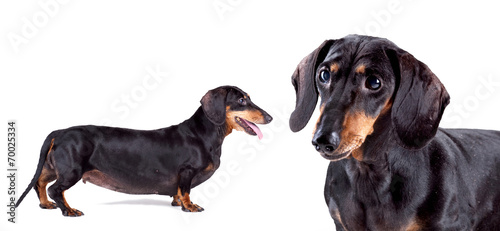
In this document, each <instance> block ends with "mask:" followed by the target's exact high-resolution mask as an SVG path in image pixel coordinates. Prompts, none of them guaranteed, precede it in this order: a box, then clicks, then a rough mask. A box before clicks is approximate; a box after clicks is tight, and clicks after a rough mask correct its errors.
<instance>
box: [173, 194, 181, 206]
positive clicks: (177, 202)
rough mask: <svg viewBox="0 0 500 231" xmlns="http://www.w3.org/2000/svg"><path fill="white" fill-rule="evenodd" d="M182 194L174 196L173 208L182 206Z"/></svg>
mask: <svg viewBox="0 0 500 231" xmlns="http://www.w3.org/2000/svg"><path fill="white" fill-rule="evenodd" d="M179 195H180V194H179V193H177V195H174V199H173V200H172V206H181V205H182V204H181V198H180V196H179Z"/></svg>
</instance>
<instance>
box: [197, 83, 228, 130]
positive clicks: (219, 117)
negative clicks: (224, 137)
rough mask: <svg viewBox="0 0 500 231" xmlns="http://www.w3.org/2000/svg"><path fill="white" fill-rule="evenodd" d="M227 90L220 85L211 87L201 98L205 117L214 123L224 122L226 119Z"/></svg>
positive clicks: (220, 123)
mask: <svg viewBox="0 0 500 231" xmlns="http://www.w3.org/2000/svg"><path fill="white" fill-rule="evenodd" d="M226 96H227V90H226V89H225V88H222V87H218V88H215V89H212V90H210V91H208V92H207V94H205V95H204V96H203V98H201V101H200V103H201V108H202V109H203V112H204V113H205V115H206V116H207V118H208V119H209V120H210V121H211V122H212V123H214V124H216V125H222V124H224V121H225V120H226V107H225V105H226Z"/></svg>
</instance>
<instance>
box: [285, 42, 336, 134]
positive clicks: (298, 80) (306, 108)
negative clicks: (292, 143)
mask: <svg viewBox="0 0 500 231" xmlns="http://www.w3.org/2000/svg"><path fill="white" fill-rule="evenodd" d="M334 42H335V40H326V41H325V42H323V43H322V44H321V45H320V46H319V47H318V48H316V50H314V51H313V52H312V53H311V54H309V55H308V56H306V57H305V58H304V59H302V61H300V63H299V65H297V68H296V69H295V72H294V73H293V75H292V84H293V87H294V88H295V94H296V102H295V110H294V111H293V113H292V115H291V116H290V129H291V130H292V131H293V132H298V131H300V130H302V129H303V128H304V127H305V126H306V125H307V122H309V119H310V118H311V116H312V114H313V112H314V108H316V103H317V102H318V91H317V89H316V84H315V80H314V79H315V78H314V77H315V75H316V69H317V68H318V65H319V62H321V61H323V60H324V59H325V57H326V55H327V54H328V51H329V49H330V47H331V45H332V44H333V43H334Z"/></svg>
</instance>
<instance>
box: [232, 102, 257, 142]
mask: <svg viewBox="0 0 500 231" xmlns="http://www.w3.org/2000/svg"><path fill="white" fill-rule="evenodd" d="M236 116H238V117H240V118H243V119H245V120H248V121H250V122H252V123H255V124H265V123H266V120H265V118H264V115H263V114H262V112H260V111H259V110H245V111H233V110H231V108H230V107H229V106H226V124H227V130H226V136H227V135H229V134H231V132H232V131H233V129H236V130H237V131H245V129H243V128H242V127H241V126H240V125H239V124H238V123H236V120H235V117H236Z"/></svg>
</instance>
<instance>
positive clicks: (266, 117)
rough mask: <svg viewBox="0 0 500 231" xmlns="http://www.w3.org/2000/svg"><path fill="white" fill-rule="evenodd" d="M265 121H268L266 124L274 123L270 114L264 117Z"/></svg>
mask: <svg viewBox="0 0 500 231" xmlns="http://www.w3.org/2000/svg"><path fill="white" fill-rule="evenodd" d="M264 119H265V120H266V123H270V122H271V121H273V117H272V116H270V115H269V114H266V115H265V116H264Z"/></svg>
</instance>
